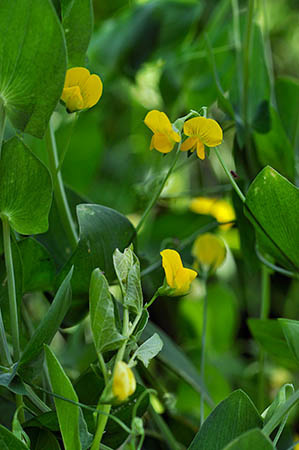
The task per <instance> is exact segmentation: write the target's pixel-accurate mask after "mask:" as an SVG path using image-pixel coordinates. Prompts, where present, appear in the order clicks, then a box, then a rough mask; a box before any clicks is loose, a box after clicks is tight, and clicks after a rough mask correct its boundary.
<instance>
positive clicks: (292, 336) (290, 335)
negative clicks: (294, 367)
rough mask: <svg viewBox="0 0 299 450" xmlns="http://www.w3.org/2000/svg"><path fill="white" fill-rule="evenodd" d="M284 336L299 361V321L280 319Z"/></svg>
mask: <svg viewBox="0 0 299 450" xmlns="http://www.w3.org/2000/svg"><path fill="white" fill-rule="evenodd" d="M278 322H279V324H280V326H281V328H282V331H283V334H284V337H285V339H286V341H287V343H288V346H289V349H290V350H291V352H292V354H293V355H294V358H296V359H297V361H299V321H298V320H290V319H278Z"/></svg>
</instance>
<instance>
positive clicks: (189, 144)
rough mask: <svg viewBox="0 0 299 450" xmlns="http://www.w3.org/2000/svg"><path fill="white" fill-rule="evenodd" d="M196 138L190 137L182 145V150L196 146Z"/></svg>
mask: <svg viewBox="0 0 299 450" xmlns="http://www.w3.org/2000/svg"><path fill="white" fill-rule="evenodd" d="M196 141H197V140H196V138H194V137H188V138H187V139H186V140H185V141H184V142H183V143H182V145H181V151H182V152H186V151H187V150H191V149H192V148H193V147H195V146H196Z"/></svg>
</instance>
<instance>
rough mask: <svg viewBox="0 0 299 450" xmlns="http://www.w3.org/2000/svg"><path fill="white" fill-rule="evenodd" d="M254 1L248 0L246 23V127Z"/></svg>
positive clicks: (244, 75) (244, 61)
mask: <svg viewBox="0 0 299 450" xmlns="http://www.w3.org/2000/svg"><path fill="white" fill-rule="evenodd" d="M253 12H254V0H248V14H247V21H246V34H245V40H244V47H243V119H244V127H245V132H246V127H247V124H248V88H249V61H250V51H251V41H252V30H253V26H252V25H253Z"/></svg>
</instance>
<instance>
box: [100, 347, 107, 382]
mask: <svg viewBox="0 0 299 450" xmlns="http://www.w3.org/2000/svg"><path fill="white" fill-rule="evenodd" d="M98 359H99V363H100V367H101V370H102V374H103V377H104V381H105V385H107V384H108V373H107V369H106V364H105V361H104V358H103V355H102V353H98Z"/></svg>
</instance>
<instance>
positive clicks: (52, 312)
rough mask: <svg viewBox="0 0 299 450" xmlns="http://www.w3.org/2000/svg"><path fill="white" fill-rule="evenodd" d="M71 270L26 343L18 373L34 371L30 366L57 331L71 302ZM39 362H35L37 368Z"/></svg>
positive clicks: (32, 365) (32, 366)
mask: <svg viewBox="0 0 299 450" xmlns="http://www.w3.org/2000/svg"><path fill="white" fill-rule="evenodd" d="M72 274H73V268H72V269H71V270H70V272H69V273H68V275H67V276H66V278H65V279H64V281H63V283H62V284H61V286H60V288H59V289H58V291H57V293H56V295H55V298H54V300H53V302H52V304H51V306H50V308H49V309H48V311H47V314H46V315H45V317H44V318H43V320H42V321H41V322H40V324H39V325H38V327H37V328H36V330H35V331H34V333H33V335H32V337H31V339H30V341H29V342H28V344H27V346H26V348H25V350H24V353H23V354H22V356H21V359H20V362H19V369H18V370H19V372H20V373H23V374H24V373H27V374H28V370H29V371H30V370H34V368H35V363H33V364H30V363H31V361H33V360H35V359H36V358H37V357H38V356H39V355H40V353H41V352H42V349H43V345H44V344H50V343H51V341H52V339H53V337H54V335H55V334H56V332H57V330H58V329H59V327H60V325H61V323H62V321H63V319H64V316H65V315H66V313H67V311H68V309H69V307H70V305H71V301H72V290H71V278H72ZM39 363H40V361H36V365H37V366H39Z"/></svg>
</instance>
